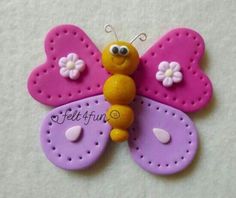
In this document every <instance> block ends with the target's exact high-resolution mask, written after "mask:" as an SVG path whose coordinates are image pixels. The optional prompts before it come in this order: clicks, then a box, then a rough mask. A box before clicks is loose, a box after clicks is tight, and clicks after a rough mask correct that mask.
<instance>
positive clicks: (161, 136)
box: [152, 128, 171, 144]
mask: <svg viewBox="0 0 236 198" xmlns="http://www.w3.org/2000/svg"><path fill="white" fill-rule="evenodd" d="M152 131H153V133H154V135H155V136H156V138H157V139H158V140H159V141H160V142H161V143H163V144H167V143H168V142H169V141H170V138H171V137H170V134H169V133H168V132H167V131H166V130H164V129H160V128H153V129H152Z"/></svg>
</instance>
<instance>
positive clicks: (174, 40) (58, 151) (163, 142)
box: [28, 25, 212, 175]
mask: <svg viewBox="0 0 236 198" xmlns="http://www.w3.org/2000/svg"><path fill="white" fill-rule="evenodd" d="M105 30H106V32H112V31H113V32H114V33H115V37H116V41H114V42H112V43H110V44H108V45H107V46H106V47H105V48H104V50H103V52H102V54H101V53H100V51H99V50H98V49H97V47H96V46H95V44H94V43H93V42H92V41H91V40H90V38H89V37H88V36H87V35H86V34H85V33H84V32H83V31H82V30H81V29H80V28H79V27H76V26H74V25H60V26H57V27H55V28H53V29H52V30H51V31H50V32H49V33H48V34H47V36H46V40H45V51H46V61H45V63H43V64H41V65H39V66H38V67H36V68H35V69H34V70H33V71H32V73H31V74H30V77H29V79H28V90H29V93H30V94H31V96H32V97H33V98H35V99H36V100H37V101H39V102H41V103H43V104H45V105H49V106H53V107H56V108H54V109H53V110H51V111H50V112H49V113H48V115H47V116H46V118H45V119H44V120H43V122H42V125H41V129H40V133H41V145H42V148H43V151H44V153H45V155H46V157H47V158H48V159H49V160H50V161H51V162H52V163H53V164H54V165H56V166H57V167H60V168H63V169H66V170H80V169H84V168H87V167H88V166H90V165H92V164H93V163H95V162H96V161H97V160H98V159H99V158H100V156H101V155H102V153H103V151H104V150H105V148H106V145H107V143H108V141H109V136H110V138H111V139H112V140H113V141H115V142H122V141H125V140H128V146H129V148H130V153H131V156H132V158H133V159H134V161H135V162H136V163H137V164H138V165H139V166H140V167H142V168H143V169H144V170H146V171H149V172H151V173H154V174H160V175H168V174H174V173H177V172H179V171H181V170H183V169H184V168H186V167H187V166H188V165H189V164H190V163H191V162H192V160H193V158H194V156H195V154H196V151H197V148H198V135H197V130H196V128H195V126H194V124H193V122H192V121H191V119H190V118H189V117H188V116H187V115H186V114H185V113H188V112H195V111H198V110H200V109H201V108H203V107H204V106H206V104H207V103H208V102H209V100H210V98H211V96H212V85H211V82H210V80H209V79H208V77H207V76H206V75H205V74H204V73H203V72H202V70H201V68H200V66H199V62H200V59H201V57H202V56H203V54H204V41H203V39H202V37H201V36H200V35H199V34H198V33H197V32H195V31H193V30H190V29H187V28H177V29H174V30H172V31H170V32H168V33H167V34H166V35H164V36H163V37H162V38H161V39H160V40H159V41H157V42H156V43H155V44H154V45H153V46H152V47H151V48H150V49H149V50H148V51H147V52H146V53H144V55H142V56H141V58H140V57H139V55H138V51H137V49H136V48H135V47H134V45H133V42H134V40H135V39H137V38H139V39H140V40H145V39H146V35H145V34H144V33H141V34H139V35H137V36H136V37H135V38H134V39H133V40H132V41H130V42H125V41H121V40H119V39H118V37H117V34H116V32H115V31H114V29H113V27H112V26H110V25H107V26H105ZM184 112H185V113H184Z"/></svg>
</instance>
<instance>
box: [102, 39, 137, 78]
mask: <svg viewBox="0 0 236 198" xmlns="http://www.w3.org/2000/svg"><path fill="white" fill-rule="evenodd" d="M102 63H103V65H104V67H105V68H106V70H107V71H109V72H111V73H112V74H125V75H130V74H132V73H133V72H134V71H135V70H136V69H137V66H138V63H139V54H138V52H137V50H136V49H135V47H134V46H133V45H131V44H130V43H128V42H125V41H116V42H113V43H110V44H109V45H107V46H106V47H105V49H104V50H103V53H102Z"/></svg>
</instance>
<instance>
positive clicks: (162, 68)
mask: <svg viewBox="0 0 236 198" xmlns="http://www.w3.org/2000/svg"><path fill="white" fill-rule="evenodd" d="M180 69H181V68H180V64H179V63H177V62H170V63H169V62H167V61H162V62H161V63H160V64H159V65H158V71H157V73H156V79H157V80H158V81H162V84H163V86H165V87H171V86H172V85H173V83H179V82H181V81H182V79H183V74H182V73H181V71H180Z"/></svg>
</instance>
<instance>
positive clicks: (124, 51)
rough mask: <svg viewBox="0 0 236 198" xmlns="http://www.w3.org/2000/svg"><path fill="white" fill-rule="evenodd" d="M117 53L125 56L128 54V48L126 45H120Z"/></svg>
mask: <svg viewBox="0 0 236 198" xmlns="http://www.w3.org/2000/svg"><path fill="white" fill-rule="evenodd" d="M119 54H120V55H122V56H127V55H128V54H129V49H128V47H126V46H121V47H120V50H119Z"/></svg>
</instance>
